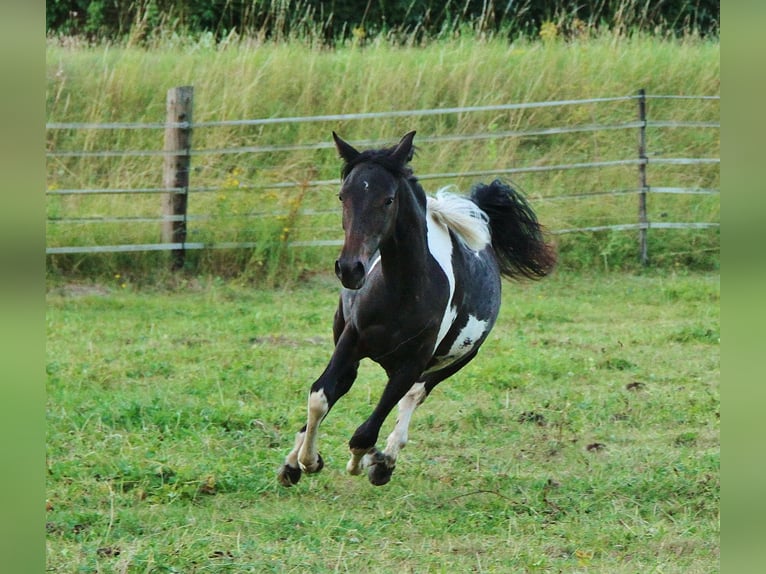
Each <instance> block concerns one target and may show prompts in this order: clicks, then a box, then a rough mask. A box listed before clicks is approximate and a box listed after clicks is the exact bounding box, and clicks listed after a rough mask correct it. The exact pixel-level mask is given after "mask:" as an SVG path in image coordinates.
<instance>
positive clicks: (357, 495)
mask: <svg viewBox="0 0 766 574" xmlns="http://www.w3.org/2000/svg"><path fill="white" fill-rule="evenodd" d="M504 288H505V294H504V302H503V308H502V310H501V316H500V319H499V321H498V324H497V326H496V327H495V330H494V332H493V334H492V336H491V337H490V339H489V340H488V341H487V343H486V344H485V346H484V347H483V349H482V351H481V352H480V354H479V357H478V358H477V359H476V360H475V361H474V362H473V363H471V365H469V366H468V367H467V368H465V369H464V370H463V371H461V372H460V373H459V374H458V375H456V376H455V377H453V378H452V379H450V380H448V381H446V382H444V383H443V384H442V385H440V386H439V387H438V388H437V389H436V390H435V391H434V393H433V394H432V396H431V397H430V398H429V399H428V400H427V401H426V403H425V404H424V405H423V407H421V409H419V410H418V411H417V413H416V414H415V417H414V420H413V424H412V428H411V433H410V437H411V442H410V443H409V444H408V446H407V448H406V449H405V450H404V451H403V452H402V455H401V457H400V459H399V462H398V464H397V469H396V472H395V473H394V476H393V479H392V481H391V483H389V484H388V485H386V486H385V487H380V488H378V487H373V486H371V485H370V484H369V483H368V482H367V480H366V478H364V477H351V476H347V475H346V474H345V470H344V469H345V463H346V457H347V446H346V441H347V440H348V438H349V437H350V435H351V434H352V433H353V430H354V429H355V428H356V426H357V425H358V424H359V423H361V422H362V420H364V418H366V416H367V415H368V414H369V412H370V410H371V409H372V407H373V405H374V402H375V401H376V400H377V396H378V395H379V393H380V392H381V389H382V377H383V373H382V371H381V370H380V369H379V368H378V367H377V366H375V365H374V364H372V363H363V367H362V369H361V370H360V376H359V379H358V381H357V383H356V385H355V386H354V388H353V389H352V390H351V392H350V393H349V394H348V395H347V396H346V397H345V398H344V399H343V400H342V401H341V402H340V403H338V405H337V406H336V408H335V409H334V410H333V411H332V412H331V413H330V415H329V417H328V418H327V420H326V421H325V424H324V425H323V426H322V429H321V433H320V442H321V444H320V448H321V452H322V455H323V457H324V459H325V461H326V467H325V469H324V470H323V471H322V473H320V474H319V475H315V476H305V477H304V478H303V479H302V480H301V482H300V483H299V484H298V485H296V486H295V487H293V488H291V489H285V488H282V487H280V486H278V484H277V480H276V471H277V469H278V467H279V465H280V464H281V462H282V460H283V457H284V455H285V454H286V452H287V451H288V450H289V449H290V448H291V446H292V440H293V436H294V433H295V431H296V430H297V429H298V428H299V427H300V426H301V425H302V424H303V422H304V417H305V401H306V396H307V392H308V387H309V385H310V383H311V382H312V381H313V380H314V379H315V378H316V377H317V376H318V375H319V374H320V372H321V371H322V369H323V368H324V366H325V364H326V361H327V360H328V358H329V354H330V352H331V339H330V322H331V317H332V313H333V311H334V305H335V302H336V298H337V286H336V281H334V280H332V279H330V278H329V277H326V276H323V275H317V276H315V277H314V278H313V279H312V280H311V281H310V282H308V283H307V284H306V285H304V286H303V287H300V288H295V289H285V290H255V289H252V288H250V287H248V286H246V285H245V284H243V283H237V282H226V281H221V280H216V279H210V280H203V279H197V280H179V282H178V283H177V284H176V285H175V286H173V287H163V288H149V287H144V288H138V287H136V286H135V285H133V284H131V283H130V281H126V279H125V278H124V277H119V278H117V277H115V278H114V279H113V280H112V281H111V282H108V283H68V284H67V283H60V284H57V285H51V286H50V288H49V292H48V295H47V302H48V312H47V337H48V342H47V364H46V369H47V395H48V405H47V412H48V415H47V416H48V431H47V432H48V436H47V471H48V512H47V521H48V524H47V530H48V536H47V560H48V568H49V569H50V570H51V571H55V572H130V573H133V572H135V573H138V572H142V573H143V572H184V573H193V572H200V573H201V572H237V573H239V572H280V573H282V572H346V571H355V570H358V569H359V568H360V567H361V568H364V569H365V570H367V571H370V572H392V573H399V572H467V571H475V572H603V573H610V574H611V573H620V572H625V573H628V572H629V573H645V572H664V573H671V572H672V573H684V574H688V573H705V574H707V573H710V572H717V571H718V540H719V538H718V537H719V515H718V505H719V489H720V485H719V420H718V416H719V375H720V367H719V351H720V349H719V334H720V326H719V295H720V284H719V276H718V275H717V274H706V273H689V272H678V273H675V272H663V273H659V272H653V273H646V274H635V275H631V274H614V273H609V274H606V273H602V274H598V273H594V274H574V273H570V272H566V271H562V272H559V273H557V274H555V275H554V276H552V277H550V278H548V279H546V280H544V281H542V282H540V283H534V284H511V283H506V284H505V285H504ZM392 424H393V417H391V418H390V419H389V420H388V421H387V423H386V425H385V427H384V429H383V436H385V434H386V433H387V432H388V431H389V429H390V428H391V425H392Z"/></svg>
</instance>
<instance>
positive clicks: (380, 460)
mask: <svg viewBox="0 0 766 574" xmlns="http://www.w3.org/2000/svg"><path fill="white" fill-rule="evenodd" d="M426 395H427V393H426V389H425V383H415V384H414V385H412V387H411V388H410V390H409V391H407V394H406V395H404V397H402V399H401V400H400V401H399V406H398V409H399V413H398V416H397V417H396V426H395V427H394V430H393V432H392V433H391V434H390V435H388V440H387V441H386V448H385V449H384V450H383V452H379V451H373V452H372V453H368V454H366V455H365V457H362V456H360V455H358V454H357V455H354V454H353V453H352V456H351V460H350V461H349V462H348V465H347V467H346V468H347V470H348V471H349V472H350V473H351V474H359V473H360V472H361V469H362V467H364V466H367V467H369V468H370V470H368V475H369V478H370V480H371V481H372V482H373V483H374V484H385V482H388V480H390V477H391V474H392V473H393V471H394V468H396V459H397V458H398V457H399V451H400V450H401V449H403V448H404V446H405V445H406V444H407V437H408V432H409V428H410V421H411V420H412V414H413V413H414V412H415V409H416V408H418V407H419V406H420V405H421V404H422V403H423V401H424V400H425V399H426ZM365 459H366V460H365ZM370 473H372V474H370Z"/></svg>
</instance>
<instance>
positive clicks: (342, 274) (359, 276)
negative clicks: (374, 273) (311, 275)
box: [335, 259, 367, 289]
mask: <svg viewBox="0 0 766 574" xmlns="http://www.w3.org/2000/svg"><path fill="white" fill-rule="evenodd" d="M335 275H337V276H338V279H340V282H341V283H342V284H343V286H344V287H345V288H346V289H360V288H361V287H362V285H364V279H365V276H366V275H367V271H366V269H365V268H364V263H362V262H361V261H359V260H357V261H342V260H341V259H338V260H337V261H335Z"/></svg>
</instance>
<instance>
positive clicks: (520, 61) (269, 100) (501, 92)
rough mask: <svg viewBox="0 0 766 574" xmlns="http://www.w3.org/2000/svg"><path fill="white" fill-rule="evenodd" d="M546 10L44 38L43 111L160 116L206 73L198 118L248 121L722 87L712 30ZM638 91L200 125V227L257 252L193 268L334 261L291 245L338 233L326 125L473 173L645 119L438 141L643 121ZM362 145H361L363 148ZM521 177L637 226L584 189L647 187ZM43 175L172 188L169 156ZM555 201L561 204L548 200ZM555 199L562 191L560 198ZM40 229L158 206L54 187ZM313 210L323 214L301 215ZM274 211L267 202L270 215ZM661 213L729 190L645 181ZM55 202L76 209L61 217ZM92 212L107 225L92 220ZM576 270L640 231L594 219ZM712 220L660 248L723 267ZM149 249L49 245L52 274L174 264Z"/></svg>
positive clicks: (88, 146) (54, 138)
mask: <svg viewBox="0 0 766 574" xmlns="http://www.w3.org/2000/svg"><path fill="white" fill-rule="evenodd" d="M558 30H559V29H558V28H557V27H556V26H555V25H551V26H550V27H548V28H546V35H544V36H543V37H542V38H541V37H540V36H538V37H536V38H531V39H528V40H518V41H514V42H511V43H509V42H508V41H507V40H505V39H502V38H497V37H495V38H488V39H477V38H475V37H470V38H457V39H444V40H435V41H432V42H429V43H427V44H425V45H422V46H417V47H415V46H401V45H399V44H397V43H392V42H389V41H388V40H386V39H385V38H384V37H378V38H376V39H374V40H373V41H372V42H370V43H369V44H367V45H364V46H361V45H359V44H358V43H355V42H354V41H353V40H349V41H348V42H346V43H344V44H343V45H340V46H338V47H337V48H335V49H332V50H328V49H322V48H317V47H314V46H312V45H311V44H310V43H309V44H307V43H304V42H301V41H299V40H290V41H286V42H265V43H264V42H261V41H258V40H254V39H248V38H239V39H231V40H230V41H229V42H215V41H214V40H213V39H212V38H211V39H210V41H207V40H205V39H204V37H201V38H197V39H191V38H175V39H173V38H168V39H167V40H166V41H163V42H161V43H159V44H157V45H156V46H154V47H153V48H151V49H146V48H142V47H137V46H129V45H126V44H117V45H112V44H106V45H96V46H89V45H87V44H83V43H78V42H77V41H64V40H57V39H52V40H51V41H50V42H49V46H48V54H47V67H48V74H47V75H48V89H47V118H48V121H50V122H92V123H100V122H160V123H161V122H163V121H164V118H165V109H164V108H165V93H166V91H167V89H168V88H170V87H173V86H178V85H193V86H194V88H195V106H194V120H195V121H197V122H205V121H216V120H239V119H247V118H272V117H285V116H309V115H316V114H326V113H355V112H365V111H388V110H407V109H427V108H443V107H452V106H465V105H491V104H503V103H523V102H535V101H550V100H556V99H562V100H565V99H582V98H592V97H600V96H615V95H616V96H623V95H632V94H635V93H636V90H637V89H638V88H642V87H643V88H645V89H646V90H647V92H648V93H650V94H687V95H715V94H718V93H719V91H720V63H719V54H720V50H719V44H718V42H717V41H714V40H704V39H701V38H699V37H697V36H688V37H686V38H683V39H663V38H657V37H653V36H649V35H645V34H642V33H635V34H630V35H624V34H617V33H600V34H596V35H592V36H591V35H584V36H582V37H579V38H570V39H567V38H564V37H563V36H562V35H561V34H559V33H558ZM648 113H649V117H650V118H651V119H654V120H670V121H693V122H694V121H702V122H705V121H707V122H710V121H713V122H715V121H717V120H718V117H719V107H718V102H717V101H715V100H707V101H686V100H652V101H650V102H649V105H648ZM635 118H636V106H635V103H634V102H620V103H617V104H593V105H584V106H566V107H559V108H540V109H534V110H512V111H508V112H503V113H497V112H493V113H483V114H454V115H449V116H427V117H418V118H395V119H391V118H387V119H377V120H375V119H372V120H364V121H347V122H311V123H300V124H276V125H269V126H249V127H248V126H226V127H216V128H212V127H210V128H198V129H195V130H194V134H193V140H194V147H195V149H201V150H209V153H206V154H205V155H197V156H194V157H193V158H192V167H193V173H192V176H191V179H192V186H201V187H205V188H208V189H211V190H213V191H211V192H205V193H193V194H192V195H191V197H190V199H189V206H190V208H189V210H190V215H192V216H195V217H205V218H206V219H197V220H195V221H192V222H190V223H189V240H190V241H202V242H214V241H254V242H257V243H258V244H259V246H260V247H259V248H257V249H255V250H238V251H229V252H226V251H215V252H212V253H210V252H205V253H192V254H191V255H190V256H189V257H188V268H189V270H190V271H199V272H203V273H213V274H217V275H222V276H228V275H238V274H241V273H243V272H244V273H245V274H247V275H249V276H250V277H252V278H254V279H257V280H268V281H274V280H275V278H279V280H288V279H291V278H292V279H296V278H300V277H303V276H305V274H307V273H308V274H310V273H313V272H316V271H318V270H321V271H324V270H326V269H328V265H327V261H328V260H331V259H332V257H333V256H334V252H333V251H334V249H335V248H287V247H286V245H287V243H288V242H290V241H294V240H313V239H338V238H340V237H341V229H340V225H339V214H338V210H337V201H336V200H335V196H336V191H337V189H336V188H337V183H333V182H335V181H336V180H337V177H338V172H339V162H338V159H337V157H336V154H335V151H334V149H333V148H332V147H331V144H330V137H329V134H330V132H331V130H336V131H337V132H338V133H340V134H341V135H343V136H344V137H345V138H346V139H348V140H349V141H353V142H365V141H378V142H386V143H387V142H395V141H397V140H398V138H399V137H400V136H401V135H402V134H403V133H405V132H406V131H408V130H410V129H417V130H418V134H419V135H418V137H417V138H416V145H418V148H419V149H418V154H417V156H416V158H415V160H414V162H413V166H414V168H415V171H416V173H417V174H425V173H440V172H458V173H463V172H470V171H473V170H483V169H507V168H509V167H521V166H530V165H545V164H566V163H577V162H591V161H605V160H613V159H625V158H635V157H636V154H637V152H636V148H637V134H636V131H635V130H611V131H602V132H588V133H584V134H583V133H576V134H558V135H552V136H530V137H520V138H496V139H490V140H481V141H459V142H441V143H439V142H427V141H421V138H423V139H425V138H428V137H439V136H443V135H468V134H473V133H485V134H490V135H491V134H492V133H493V132H501V131H503V130H527V129H535V128H543V129H544V128H549V127H560V126H567V125H588V124H614V123H620V122H630V121H634V120H635ZM47 137H48V149H49V150H50V151H67V150H74V151H78V150H85V151H97V150H107V151H108V150H139V151H140V150H148V151H156V150H160V149H162V137H163V136H162V130H161V129H160V130H48V131H47ZM647 137H648V147H649V153H650V156H652V157H718V156H719V154H720V137H719V130H717V129H688V128H684V129H672V128H653V129H650V130H649V132H648V134H647ZM317 143H321V144H324V145H326V146H327V147H324V148H321V149H308V150H306V149H304V150H291V151H278V150H277V151H273V152H267V153H258V154H254V153H238V154H222V153H215V152H214V151H213V150H218V149H226V148H233V147H236V146H253V145H256V146H261V147H269V146H276V147H277V148H278V147H279V146H284V145H285V144H317ZM361 145H364V144H361ZM479 179H487V178H486V177H484V178H479V177H462V178H458V179H444V180H438V179H437V180H429V181H427V182H424V184H425V186H426V188H427V189H428V190H429V191H431V192H433V191H435V190H436V189H437V188H438V187H439V186H441V185H445V184H452V183H454V184H457V185H458V186H459V187H460V188H461V189H463V190H467V189H468V188H469V187H470V186H471V185H472V184H473V183H475V182H476V181H477V180H479ZM513 179H514V181H515V183H516V184H517V185H519V186H520V187H521V188H522V189H523V190H524V191H525V192H526V193H527V194H528V196H529V197H530V201H531V202H532V205H533V206H534V207H535V209H536V210H537V211H538V213H539V215H540V217H541V220H542V221H543V222H544V223H545V224H546V225H547V226H548V227H549V228H550V229H553V230H555V229H571V228H577V227H584V226H590V225H609V224H618V223H635V222H636V213H637V206H636V204H637V199H636V196H635V195H634V194H629V195H623V196H608V195H593V196H592V197H590V198H589V199H577V200H574V199H570V200H567V199H566V198H567V197H571V196H575V195H578V194H584V193H600V192H605V191H610V190H621V189H635V188H636V187H637V183H638V176H637V172H636V168H635V166H622V167H614V168H603V169H598V170H594V169H591V170H576V171H565V172H548V173H544V174H543V173H533V174H523V175H518V176H515V177H514V178H513ZM47 180H48V181H47V184H48V190H49V191H54V190H58V189H92V188H129V189H130V188H152V187H159V186H161V185H162V157H160V156H155V157H149V158H147V157H141V156H139V157H127V156H110V157H86V158H74V157H51V158H49V160H48V175H47ZM308 180H325V181H328V182H330V183H329V184H328V185H325V186H320V187H312V188H301V187H300V186H299V185H296V187H293V188H289V189H273V188H269V187H268V186H270V185H273V184H275V183H279V182H295V183H296V184H299V183H300V182H302V181H308ZM649 183H650V185H653V186H685V187H701V188H718V187H719V183H720V180H719V170H718V166H717V165H709V166H661V165H659V164H651V165H650V167H649ZM554 197H556V198H559V199H556V200H553V198H554ZM562 198H563V199H562ZM47 204H48V218H49V222H48V227H47V232H48V245H52V246H53V245H83V244H84V245H91V244H107V245H111V244H121V243H131V242H133V243H153V242H157V241H158V240H159V225H158V224H157V223H132V224H126V223H125V222H121V223H118V222H112V223H109V222H108V221H107V222H104V223H102V222H101V220H102V219H104V218H106V219H107V220H108V218H109V216H127V217H156V216H157V215H158V214H159V213H160V197H159V196H157V195H148V194H143V195H114V194H112V195H90V196H53V195H49V196H48V202H47ZM306 212H311V213H312V215H310V216H304V215H302V214H304V213H306ZM269 213H276V214H280V215H278V216H274V217H264V216H263V214H269ZM649 217H650V220H652V221H711V222H716V221H718V217H719V198H718V197H717V196H669V195H664V196H663V195H653V196H651V197H650V200H649ZM63 218H79V219H81V220H83V223H76V224H73V223H69V224H64V223H60V222H59V221H60V220H61V219H63ZM88 218H91V219H96V220H99V221H98V225H96V224H94V223H93V222H90V223H88V222H86V221H85V220H87V219H88ZM558 241H559V248H560V251H561V254H562V257H561V263H562V265H564V266H567V267H570V268H574V269H579V268H593V267H598V268H609V269H616V268H628V269H630V268H635V267H636V266H637V237H636V233H635V232H620V231H615V232H610V231H605V232H597V233H582V234H570V235H564V236H560V237H558ZM718 245H719V234H718V231H717V230H716V229H713V230H701V231H700V230H693V231H684V230H653V231H652V232H650V256H651V257H652V263H653V264H655V265H663V266H671V267H672V266H675V265H681V266H691V267H696V268H704V269H715V268H717V265H718ZM165 255H166V254H157V253H128V254H106V255H98V256H83V255H72V256H51V257H49V271H50V272H51V274H52V276H57V275H60V276H77V275H79V276H94V275H100V276H105V277H111V276H112V275H114V274H117V273H120V274H121V275H123V276H133V278H134V281H139V277H141V276H143V277H145V278H148V280H150V281H151V280H153V279H152V274H153V273H156V272H157V270H158V269H164V268H165V267H166V265H165V263H164V256H165Z"/></svg>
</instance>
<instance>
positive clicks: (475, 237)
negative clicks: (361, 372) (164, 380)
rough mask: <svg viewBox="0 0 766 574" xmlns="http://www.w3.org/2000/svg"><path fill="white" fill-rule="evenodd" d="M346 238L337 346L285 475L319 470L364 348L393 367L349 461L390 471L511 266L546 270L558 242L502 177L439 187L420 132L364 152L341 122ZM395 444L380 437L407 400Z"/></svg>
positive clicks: (473, 350)
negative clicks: (414, 165)
mask: <svg viewBox="0 0 766 574" xmlns="http://www.w3.org/2000/svg"><path fill="white" fill-rule="evenodd" d="M332 135H333V140H334V142H335V147H336V149H337V152H338V154H339V156H340V158H341V159H342V160H343V166H342V169H341V187H340V193H339V194H338V199H339V200H340V202H341V204H342V212H343V215H342V222H343V229H344V232H345V240H344V243H343V247H342V249H341V252H340V256H339V257H338V259H337V260H336V261H335V274H336V275H337V277H338V279H340V282H341V284H342V286H343V288H342V289H341V293H340V300H339V303H338V307H337V310H336V312H335V317H334V322H333V338H334V341H335V348H334V351H333V353H332V356H331V358H330V361H329V363H328V364H327V367H326V368H325V370H324V372H323V373H322V374H321V375H320V377H319V378H318V379H317V380H316V381H315V382H314V383H313V384H312V385H311V388H310V391H309V396H308V415H307V420H306V424H305V425H304V426H303V427H302V428H301V429H300V431H298V433H297V434H296V436H295V443H294V446H293V448H292V450H291V451H290V452H289V454H288V455H287V457H286V458H285V461H284V464H283V465H282V466H281V468H280V470H279V473H278V479H279V482H280V483H281V484H282V485H283V486H292V485H294V484H296V483H297V482H298V481H299V480H300V478H301V474H302V473H304V472H305V473H307V474H311V473H316V472H319V471H320V470H321V469H322V468H323V466H324V461H323V459H322V457H321V455H320V454H319V450H318V440H317V439H318V429H319V425H320V423H321V422H322V421H323V420H324V419H325V417H326V416H327V414H328V413H329V411H330V409H331V408H332V407H333V405H335V403H336V402H337V401H338V399H340V398H341V397H342V396H343V395H344V394H346V393H347V392H348V391H349V389H350V388H351V386H352V384H353V383H354V380H355V379H356V376H357V369H358V366H359V363H360V361H361V360H362V359H365V358H369V359H371V360H372V361H374V362H376V363H377V364H379V365H380V366H381V367H382V368H383V370H384V371H385V372H386V374H387V376H388V382H387V383H386V386H385V388H384V389H383V393H382V395H381V397H380V400H379V401H378V403H377V405H376V406H375V408H374V410H373V411H372V413H371V414H370V416H369V417H368V418H367V420H365V421H364V422H363V423H362V424H361V425H360V426H359V427H358V428H357V429H356V431H355V432H354V434H353V436H352V437H351V439H350V440H349V443H348V444H349V449H350V451H351V458H350V460H349V462H348V464H347V465H346V470H347V471H348V472H349V473H350V474H352V475H357V474H361V473H362V471H363V470H365V469H366V471H367V476H368V479H369V481H370V483H371V484H373V485H377V486H379V485H384V484H386V483H388V482H389V480H390V479H391V475H392V473H393V471H394V468H395V466H396V461H397V458H398V456H399V453H400V451H401V449H402V448H404V446H405V444H406V443H407V440H408V430H409V424H410V420H411V418H412V415H413V412H414V411H415V409H416V408H417V407H418V406H419V405H421V404H422V403H423V401H424V400H425V399H426V397H427V396H428V395H429V394H430V393H431V391H432V390H433V389H434V387H436V385H438V384H439V383H440V382H441V381H443V380H444V379H446V378H447V377H450V376H451V375H454V374H455V373H456V372H458V371H459V370H460V369H462V368H463V367H464V366H466V365H467V364H468V363H469V362H470V361H471V360H472V359H473V358H474V357H475V356H476V354H477V352H478V350H479V348H480V347H481V345H482V343H484V341H485V339H486V338H487V335H488V334H489V332H490V330H491V329H492V327H493V326H494V324H495V320H496V318H497V315H498V311H499V307H500V293H501V275H502V276H505V277H507V278H511V279H513V278H529V279H539V278H542V277H545V276H546V275H548V274H549V273H550V272H551V271H552V269H553V268H554V265H555V261H556V254H555V249H554V247H553V246H552V244H550V243H548V242H547V241H546V238H545V237H544V229H543V227H542V226H541V225H540V224H539V223H538V221H537V217H536V215H535V213H534V212H533V210H532V209H531V208H530V207H529V205H528V203H527V202H526V200H525V199H524V197H523V196H522V195H521V194H520V193H519V192H517V191H516V190H514V189H513V188H512V187H510V186H509V185H508V184H506V183H504V182H502V181H500V180H495V181H493V182H492V183H490V184H488V185H486V184H477V185H475V186H474V187H473V188H472V191H471V193H470V197H464V196H460V195H458V194H455V193H450V192H449V191H447V190H446V189H442V190H439V192H437V194H436V196H435V197H427V196H426V193H425V191H424V190H423V188H422V187H421V185H420V183H419V182H418V180H417V178H416V177H415V176H414V175H413V171H412V169H411V167H409V162H410V161H411V160H412V158H413V153H414V147H413V139H414V137H415V132H414V131H411V132H409V133H407V134H406V135H405V136H404V137H402V138H401V140H400V141H399V143H398V144H397V145H395V146H392V147H388V148H382V149H373V150H366V151H361V152H360V151H358V150H357V149H355V148H354V147H353V146H352V145H351V144H349V143H347V142H345V141H343V140H342V139H341V138H340V137H339V136H338V135H337V134H336V133H335V132H333V134H332ZM397 404H398V417H397V420H396V424H395V426H394V428H393V431H392V432H391V434H390V435H389V436H388V439H387V442H386V446H385V448H384V449H383V450H382V451H381V450H379V449H378V448H377V447H376V443H377V441H378V435H379V433H380V429H381V426H382V424H383V422H384V421H385V419H386V417H387V416H388V415H389V413H390V412H391V410H392V409H393V407H394V406H395V405H397Z"/></svg>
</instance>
